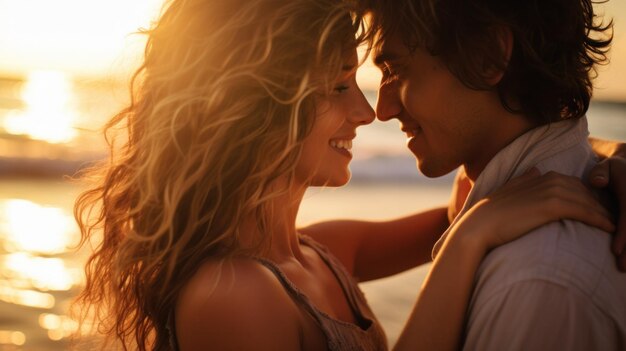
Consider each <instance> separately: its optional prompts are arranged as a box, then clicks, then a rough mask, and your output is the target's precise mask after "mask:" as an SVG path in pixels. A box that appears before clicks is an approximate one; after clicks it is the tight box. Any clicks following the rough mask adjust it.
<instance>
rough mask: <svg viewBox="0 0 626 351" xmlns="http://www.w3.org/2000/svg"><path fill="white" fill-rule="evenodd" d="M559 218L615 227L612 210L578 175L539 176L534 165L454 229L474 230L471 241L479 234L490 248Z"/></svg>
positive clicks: (481, 242)
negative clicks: (599, 200)
mask: <svg viewBox="0 0 626 351" xmlns="http://www.w3.org/2000/svg"><path fill="white" fill-rule="evenodd" d="M559 219H573V220H577V221H580V222H583V223H586V224H589V225H592V226H595V227H598V228H600V229H602V230H604V231H607V232H613V231H614V230H615V226H614V225H613V223H612V222H611V215H610V213H609V212H608V211H607V210H606V209H605V208H604V207H603V206H602V205H601V204H600V203H599V202H598V200H596V198H595V196H594V195H593V193H592V192H591V191H590V190H588V189H587V188H586V187H585V186H584V185H583V184H582V182H581V181H580V180H579V179H578V178H575V177H570V176H564V175H561V174H558V173H555V172H549V173H546V174H544V175H540V174H539V171H538V170H537V169H535V168H533V169H531V170H530V171H529V172H527V173H526V174H524V175H522V176H520V177H518V178H515V179H513V180H511V181H510V182H508V183H507V184H505V185H504V186H502V187H501V188H500V189H498V190H497V191H495V192H494V193H492V194H491V195H489V196H488V197H487V198H485V199H483V200H481V201H480V202H478V203H477V204H476V205H474V206H473V207H472V208H471V209H470V210H469V211H467V212H466V213H465V214H463V217H462V218H461V219H460V220H459V222H457V224H458V228H455V229H453V232H458V231H461V230H463V231H474V232H476V235H475V236H474V235H473V236H472V241H474V243H476V239H477V237H478V238H479V241H478V242H479V243H480V244H481V245H483V248H484V249H485V250H491V249H493V248H495V247H498V246H500V245H503V244H505V243H508V242H510V241H512V240H515V239H517V238H518V237H520V236H522V235H523V234H525V233H527V232H528V231H530V230H532V229H534V228H537V227H539V226H542V225H544V224H547V223H550V222H553V221H556V220H559ZM453 232H451V234H452V233H453Z"/></svg>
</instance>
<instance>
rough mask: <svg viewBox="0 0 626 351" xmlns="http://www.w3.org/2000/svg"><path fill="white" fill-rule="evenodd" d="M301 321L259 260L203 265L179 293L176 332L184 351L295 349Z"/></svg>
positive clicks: (283, 289)
mask: <svg viewBox="0 0 626 351" xmlns="http://www.w3.org/2000/svg"><path fill="white" fill-rule="evenodd" d="M300 318H301V315H300V313H299V310H298V308H297V306H296V305H295V304H294V302H293V300H292V299H291V298H290V296H289V294H288V293H287V291H286V290H285V288H284V287H283V286H282V285H281V283H280V282H279V281H278V279H277V278H276V277H275V276H274V274H273V273H272V272H271V271H270V270H268V269H267V268H265V267H264V266H263V265H261V264H260V263H258V262H257V261H254V260H251V259H229V260H219V261H218V260H215V261H207V262H205V263H203V264H202V266H201V267H200V268H199V269H198V271H197V272H196V273H195V274H194V275H193V276H192V278H191V279H190V280H189V282H188V283H187V284H186V285H185V286H184V287H183V289H182V291H181V294H180V295H179V298H178V302H177V306H176V334H177V337H178V342H179V344H180V346H181V348H182V349H183V350H185V349H191V350H194V349H206V347H209V346H210V348H211V349H221V348H225V349H255V350H265V349H267V350H270V349H274V350H278V349H280V350H283V349H284V350H290V349H294V350H296V349H299V346H300V339H301V335H300V334H301V323H300V322H301V321H300Z"/></svg>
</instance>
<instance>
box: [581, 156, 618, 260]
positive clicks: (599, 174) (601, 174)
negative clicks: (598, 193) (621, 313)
mask: <svg viewBox="0 0 626 351" xmlns="http://www.w3.org/2000/svg"><path fill="white" fill-rule="evenodd" d="M620 145H622V146H623V145H624V144H620ZM618 150H619V149H618ZM621 150H622V153H623V154H621V156H619V155H618V154H616V155H615V156H612V157H610V158H607V159H604V160H602V161H601V162H599V163H598V164H597V165H596V166H595V167H594V168H593V169H592V170H591V173H590V174H589V181H590V183H591V185H592V186H593V187H595V188H599V189H601V188H605V189H608V190H609V191H611V192H612V194H611V195H612V199H614V200H615V201H612V203H610V204H609V205H608V206H611V207H613V208H612V210H614V211H615V213H616V217H617V230H616V232H615V237H614V238H613V244H612V245H611V249H612V251H613V253H614V254H615V255H616V256H617V266H618V268H619V269H620V270H622V271H626V147H622V148H621Z"/></svg>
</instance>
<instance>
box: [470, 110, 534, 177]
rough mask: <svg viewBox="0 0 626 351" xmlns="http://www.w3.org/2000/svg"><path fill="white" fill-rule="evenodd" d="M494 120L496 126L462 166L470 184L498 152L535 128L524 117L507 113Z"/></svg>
mask: <svg viewBox="0 0 626 351" xmlns="http://www.w3.org/2000/svg"><path fill="white" fill-rule="evenodd" d="M495 120H497V123H496V126H495V127H494V128H493V129H491V130H490V131H489V134H488V135H487V136H486V137H485V138H484V139H483V144H482V145H481V146H480V148H477V149H475V150H476V151H477V152H476V153H475V155H473V158H472V159H470V160H467V162H466V163H464V164H463V167H464V168H465V173H466V174H467V176H468V178H469V179H470V181H471V182H472V184H473V183H474V182H475V181H476V179H478V176H480V174H481V173H482V171H483V170H484V169H485V167H487V164H489V162H490V161H491V159H492V158H493V157H494V156H495V155H496V154H497V153H498V152H500V150H502V149H504V148H505V147H507V145H509V144H510V143H512V142H513V141H514V140H515V139H517V138H518V137H519V136H521V135H523V134H524V133H526V132H528V131H529V130H531V129H533V128H535V127H536V125H535V124H534V123H532V122H530V119H529V118H527V117H525V116H524V115H521V114H513V113H511V112H508V111H504V112H502V113H500V114H499V117H498V118H497V119H495Z"/></svg>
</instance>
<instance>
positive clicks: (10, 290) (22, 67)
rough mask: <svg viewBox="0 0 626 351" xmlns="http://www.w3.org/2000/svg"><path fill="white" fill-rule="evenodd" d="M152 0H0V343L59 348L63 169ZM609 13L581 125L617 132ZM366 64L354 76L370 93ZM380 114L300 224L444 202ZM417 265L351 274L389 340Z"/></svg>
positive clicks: (131, 50) (619, 5) (618, 94)
mask: <svg viewBox="0 0 626 351" xmlns="http://www.w3.org/2000/svg"><path fill="white" fill-rule="evenodd" d="M160 7H161V0H133V1H127V0H106V1H104V0H55V1H47V0H0V351H2V350H63V349H67V348H68V345H69V344H68V337H69V336H70V335H71V334H72V333H73V332H74V331H75V330H76V328H77V323H76V322H75V321H73V320H72V319H71V318H70V317H69V316H68V315H67V309H68V306H69V304H70V302H71V300H72V297H73V296H75V295H76V293H77V292H78V291H79V289H80V287H81V284H82V283H83V278H82V277H83V274H82V263H83V261H84V259H85V255H86V253H85V252H78V251H76V250H74V249H73V246H74V245H76V243H77V240H78V232H77V227H76V224H75V222H74V219H73V215H72V207H73V202H74V199H75V197H76V196H77V194H79V193H80V191H81V186H80V184H79V183H77V182H73V181H71V180H70V178H71V176H72V175H74V174H75V172H76V171H77V170H79V169H80V168H81V167H83V166H84V165H87V164H89V163H90V162H93V161H94V160H98V159H101V158H103V157H106V150H105V148H104V146H105V144H104V139H103V138H102V136H101V132H100V128H101V126H102V125H103V123H104V122H105V121H106V120H107V119H108V118H110V117H111V116H112V115H113V114H114V113H116V112H117V111H118V110H120V109H121V108H123V107H124V106H125V104H126V103H127V101H128V82H129V76H130V74H131V73H132V72H133V70H134V69H135V67H136V66H137V64H138V62H139V60H140V59H141V53H142V50H143V45H144V44H145V38H144V37H143V35H140V34H136V32H137V30H138V29H139V28H141V27H149V26H150V23H151V21H152V20H153V19H155V18H156V17H157V16H158V13H159V11H160ZM597 10H598V13H599V14H606V16H607V17H612V18H613V19H614V21H615V41H614V45H613V51H612V53H611V63H610V64H609V65H607V66H604V67H601V68H600V71H599V73H600V75H599V77H598V79H597V80H596V81H595V85H596V91H595V96H594V100H593V102H592V105H591V108H590V110H589V114H588V115H589V123H590V129H591V133H592V135H594V136H596V137H601V138H608V139H616V140H622V141H624V140H626V85H625V84H624V82H626V22H624V21H626V16H625V14H626V2H624V1H619V0H612V1H610V2H609V3H607V4H602V5H598V6H597ZM379 77H380V76H379V73H378V71H377V70H376V69H375V68H374V67H372V65H371V64H369V63H367V64H366V65H364V67H362V68H361V69H360V71H359V75H358V79H359V83H360V85H361V87H362V88H363V89H364V90H365V92H366V95H367V97H368V99H369V101H370V103H372V104H374V103H375V100H376V92H375V88H376V86H377V83H378V80H379ZM404 139H405V138H404V136H403V134H402V133H401V132H400V131H399V130H398V127H397V125H396V124H395V123H394V122H389V123H380V122H375V123H373V124H372V125H369V126H366V127H362V128H360V129H359V138H357V141H356V143H355V146H354V154H355V160H354V162H353V165H352V171H353V181H352V182H351V183H350V184H349V185H348V186H345V187H343V188H339V189H312V190H311V191H309V193H308V194H307V196H306V200H305V202H304V205H303V208H302V210H301V212H300V215H299V218H298V220H299V223H300V224H302V225H305V224H307V223H311V222H314V221H318V220H323V219H327V218H336V217H351V218H367V219H373V220H375V219H384V218H391V217H396V216H400V215H403V214H407V213H410V212H414V211H417V210H421V209H426V208H431V207H435V206H439V205H444V204H445V203H446V201H447V197H448V195H449V187H450V183H451V180H452V176H446V177H442V178H440V179H426V178H425V177H423V176H421V175H419V174H418V172H417V171H416V169H415V164H414V160H413V158H412V157H411V155H410V153H409V152H408V151H407V150H406V149H405V145H404ZM427 269H428V267H427V266H426V267H420V268H417V269H414V270H412V271H409V272H406V273H403V274H400V275H398V276H395V277H392V278H388V279H384V280H381V281H376V282H370V283H366V284H362V287H363V289H364V290H365V293H366V295H367V296H368V299H369V300H370V302H371V304H372V305H373V308H374V310H375V312H376V313H377V315H378V316H379V317H380V320H381V322H382V323H383V325H384V327H385V329H386V330H387V332H388V334H389V340H390V342H391V343H393V342H394V341H395V339H396V337H397V334H398V332H399V330H400V328H401V326H402V324H403V323H404V320H405V318H406V316H407V314H408V312H409V308H410V306H411V304H412V302H413V301H414V299H415V297H416V295H417V291H418V288H419V286H420V284H421V280H422V279H423V276H424V274H425V272H426V270H427Z"/></svg>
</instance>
